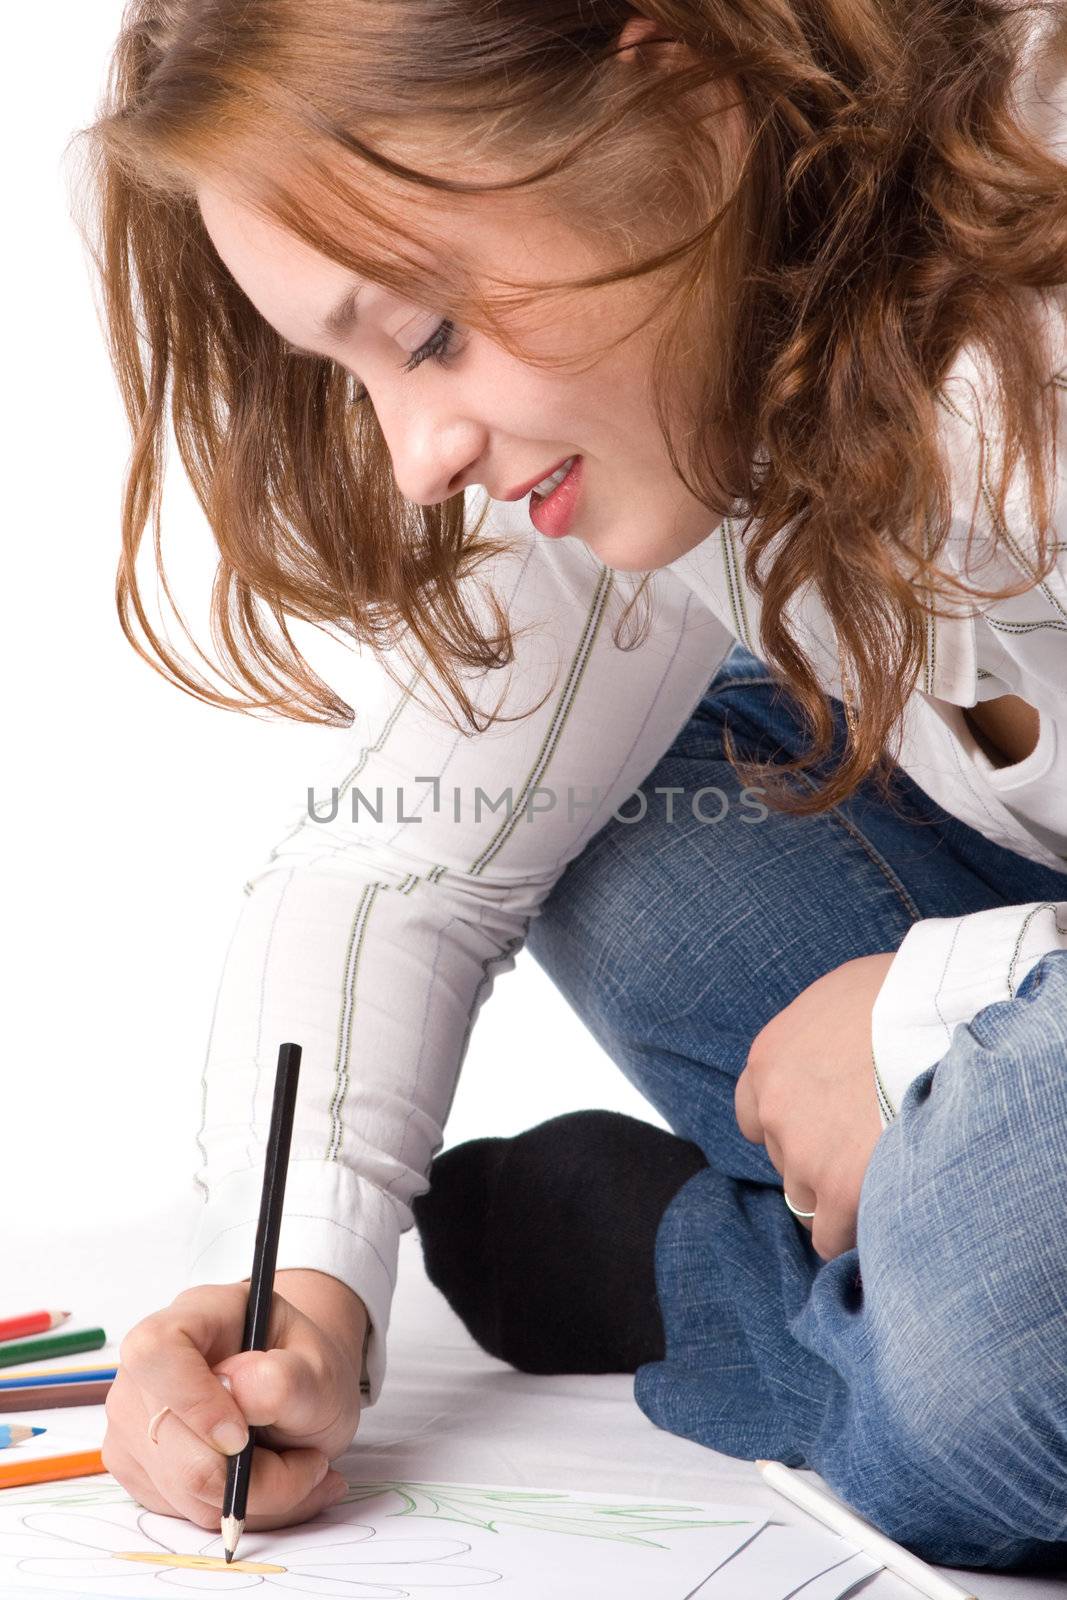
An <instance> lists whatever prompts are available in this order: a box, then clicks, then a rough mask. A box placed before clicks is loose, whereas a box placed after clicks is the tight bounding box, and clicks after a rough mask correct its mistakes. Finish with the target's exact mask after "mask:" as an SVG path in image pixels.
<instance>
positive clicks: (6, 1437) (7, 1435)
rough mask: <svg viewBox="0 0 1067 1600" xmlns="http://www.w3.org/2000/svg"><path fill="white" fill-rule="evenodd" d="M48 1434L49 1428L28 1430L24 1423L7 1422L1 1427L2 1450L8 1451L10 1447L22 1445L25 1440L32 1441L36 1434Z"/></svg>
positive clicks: (0, 1448)
mask: <svg viewBox="0 0 1067 1600" xmlns="http://www.w3.org/2000/svg"><path fill="white" fill-rule="evenodd" d="M47 1432H48V1429H47V1428H28V1427H27V1426H26V1424H25V1423H23V1422H5V1423H3V1424H2V1425H0V1450H6V1449H7V1447H8V1445H12V1444H21V1443H22V1441H23V1439H32V1438H33V1437H34V1435H35V1434H38V1433H47Z"/></svg>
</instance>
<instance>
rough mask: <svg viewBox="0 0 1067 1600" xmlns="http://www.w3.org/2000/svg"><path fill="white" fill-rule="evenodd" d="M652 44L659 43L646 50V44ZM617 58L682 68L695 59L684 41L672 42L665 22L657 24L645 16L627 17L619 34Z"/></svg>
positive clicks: (673, 40) (676, 40)
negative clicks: (652, 42) (692, 58)
mask: <svg viewBox="0 0 1067 1600" xmlns="http://www.w3.org/2000/svg"><path fill="white" fill-rule="evenodd" d="M652 40H655V41H656V43H655V46H654V48H653V49H652V50H648V51H646V50H644V49H642V46H643V45H644V44H646V42H648V43H650V42H651V41H652ZM616 54H617V57H618V59H619V60H620V61H626V62H638V63H641V62H643V63H644V64H645V65H650V64H651V65H656V64H658V65H659V66H677V65H682V64H684V62H686V61H688V60H690V59H691V56H690V52H689V50H688V48H687V46H686V45H684V44H682V42H681V40H679V39H674V38H672V37H671V35H670V34H669V33H668V32H667V30H666V29H665V27H664V26H663V24H662V23H661V22H653V20H652V18H651V17H644V16H636V17H627V19H626V21H625V23H624V24H623V26H622V29H621V31H620V33H619V43H618V50H617V52H616Z"/></svg>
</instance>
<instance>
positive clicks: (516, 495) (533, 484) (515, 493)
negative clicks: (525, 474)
mask: <svg viewBox="0 0 1067 1600" xmlns="http://www.w3.org/2000/svg"><path fill="white" fill-rule="evenodd" d="M570 459H571V458H570V456H562V457H561V458H560V460H559V461H557V462H556V465H555V466H554V467H546V468H545V470H544V472H539V473H538V474H537V477H536V478H531V479H530V481H529V483H524V484H523V486H522V488H521V489H509V490H508V492H507V494H499V495H497V496H496V498H497V499H498V500H521V499H522V497H523V495H524V494H529V492H530V490H531V489H536V488H537V485H538V484H539V483H541V482H542V480H543V479H545V478H550V477H551V476H552V474H553V473H554V472H558V471H559V469H560V467H561V466H562V465H563V463H564V461H569V460H570Z"/></svg>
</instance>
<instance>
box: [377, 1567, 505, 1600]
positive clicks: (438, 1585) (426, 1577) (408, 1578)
mask: <svg viewBox="0 0 1067 1600" xmlns="http://www.w3.org/2000/svg"><path fill="white" fill-rule="evenodd" d="M352 1573H353V1576H354V1577H355V1578H356V1579H357V1581H358V1582H359V1583H389V1582H393V1583H401V1584H403V1586H404V1589H403V1592H404V1593H405V1594H413V1595H416V1594H421V1593H422V1591H423V1590H424V1589H468V1588H474V1587H475V1586H476V1585H477V1584H481V1583H499V1582H500V1573H499V1572H494V1571H492V1570H491V1569H490V1568H488V1567H460V1566H453V1565H452V1564H451V1562H449V1563H448V1564H447V1565H443V1566H436V1565H434V1564H433V1563H432V1562H428V1561H418V1562H415V1563H414V1564H413V1565H411V1566H408V1567H405V1566H403V1565H402V1564H401V1563H400V1562H398V1561H397V1562H392V1563H390V1565H389V1566H387V1567H379V1566H376V1565H375V1566H364V1565H363V1564H362V1562H361V1563H360V1564H359V1566H356V1567H353V1568H352Z"/></svg>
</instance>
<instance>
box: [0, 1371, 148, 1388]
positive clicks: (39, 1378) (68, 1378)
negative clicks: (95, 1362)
mask: <svg viewBox="0 0 1067 1600" xmlns="http://www.w3.org/2000/svg"><path fill="white" fill-rule="evenodd" d="M118 1370H119V1369H118V1367H93V1368H92V1369H91V1370H90V1371H87V1372H81V1371H79V1372H63V1371H62V1370H60V1371H58V1372H49V1373H46V1374H42V1373H38V1374H37V1375H36V1376H35V1377H32V1378H0V1389H40V1388H42V1387H43V1386H44V1385H45V1384H47V1385H48V1386H49V1387H51V1385H52V1384H53V1383H94V1382H96V1381H98V1380H99V1379H101V1378H105V1379H106V1378H111V1379H112V1380H114V1379H115V1378H116V1377H117V1376H118Z"/></svg>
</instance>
